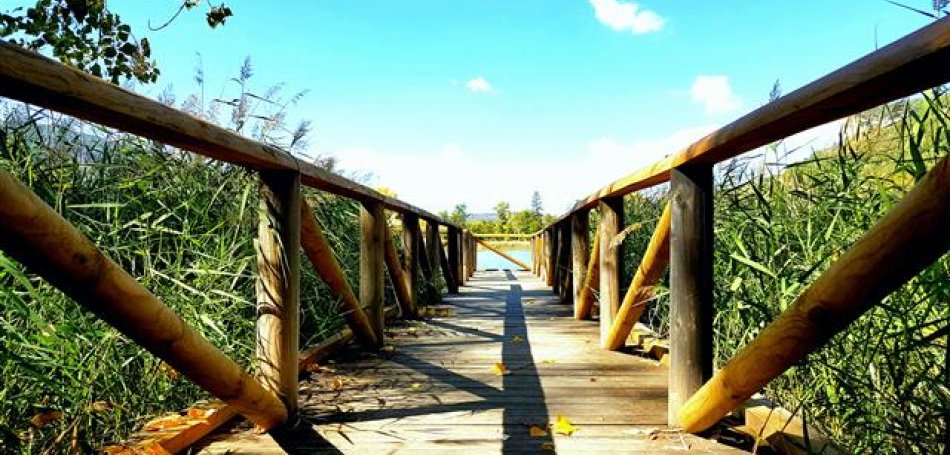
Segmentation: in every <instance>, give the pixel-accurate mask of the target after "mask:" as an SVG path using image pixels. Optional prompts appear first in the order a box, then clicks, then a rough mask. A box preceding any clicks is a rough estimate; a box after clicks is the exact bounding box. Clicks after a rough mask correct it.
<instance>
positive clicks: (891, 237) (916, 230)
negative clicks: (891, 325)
mask: <svg viewBox="0 0 950 455" xmlns="http://www.w3.org/2000/svg"><path fill="white" fill-rule="evenodd" d="M910 226H913V227H910ZM947 233H950V157H945V158H943V159H942V160H940V162H939V163H937V164H936V165H935V166H934V167H933V168H932V169H931V170H930V172H928V173H927V175H926V176H925V177H924V178H923V179H922V180H921V181H920V182H918V183H917V185H916V186H914V188H913V189H912V190H911V191H910V192H909V193H907V195H906V196H905V197H904V198H903V199H902V200H901V202H900V203H899V204H898V205H897V206H895V207H894V208H893V209H891V211H890V212H888V213H887V215H885V216H884V217H883V218H881V219H880V220H879V221H878V222H877V223H876V224H875V225H874V226H873V227H871V229H870V230H869V231H868V232H867V233H866V234H864V236H862V237H861V238H860V239H859V240H858V241H857V242H855V243H854V245H852V246H851V248H849V249H848V251H846V252H845V253H844V254H843V255H842V256H841V257H840V258H839V259H838V260H837V261H835V263H834V264H832V265H831V267H830V268H828V270H826V271H825V272H824V273H822V274H821V276H819V277H818V279H817V280H815V282H814V283H812V285H811V286H809V287H808V289H807V290H806V291H805V292H803V293H802V294H801V295H800V296H799V297H798V299H796V300H795V302H794V303H793V304H792V305H791V306H789V307H788V309H786V310H785V311H784V312H783V313H782V314H781V315H780V316H779V317H778V318H776V319H775V321H773V322H772V323H771V324H769V325H768V326H767V327H766V328H765V329H764V330H762V332H761V333H759V335H758V336H756V337H755V339H754V340H752V342H750V343H749V344H748V345H747V346H746V347H745V348H744V349H742V350H741V351H740V352H739V353H738V354H736V355H735V356H734V357H733V358H732V359H731V360H730V361H729V362H728V363H726V365H725V366H724V367H723V368H722V369H721V370H720V371H719V372H718V373H716V375H715V376H713V378H712V379H711V380H710V381H709V382H707V383H706V384H705V385H703V386H702V388H700V389H699V391H698V392H696V393H695V394H694V395H693V396H692V397H691V398H690V399H689V400H688V401H687V402H686V404H685V405H684V406H683V408H682V409H681V410H680V412H679V416H678V418H679V423H680V425H681V426H682V427H683V429H684V430H685V431H688V432H697V431H701V430H704V429H706V428H708V427H710V426H711V425H712V424H714V423H716V421H718V420H719V419H720V418H721V417H722V416H724V415H725V414H726V413H728V412H729V411H731V410H732V409H735V407H736V406H738V405H739V404H741V403H742V402H744V401H745V400H746V399H748V398H749V397H751V396H752V395H753V394H754V393H756V392H757V391H759V390H760V389H761V388H762V387H764V386H765V385H766V384H768V383H769V381H771V380H772V379H774V378H776V377H778V376H779V375H781V374H782V373H783V372H785V370H787V369H789V368H790V367H792V366H793V365H795V364H797V363H798V362H800V361H801V360H802V359H804V358H805V356H807V355H808V354H809V353H811V352H814V351H815V350H816V349H818V348H820V347H821V346H823V345H824V344H825V343H826V342H827V341H828V340H829V339H830V338H831V337H832V336H834V335H835V334H836V333H838V332H840V331H841V330H843V329H844V328H845V327H847V325H848V324H850V323H851V322H852V321H854V320H855V319H857V318H858V316H860V315H861V314H863V313H864V312H865V311H867V310H868V309H870V308H871V307H873V306H874V305H876V304H878V303H879V302H880V301H881V300H882V299H884V297H886V296H887V295H889V294H890V293H891V292H893V291H894V290H896V289H897V288H898V287H900V286H902V285H903V284H904V283H906V282H907V281H908V280H910V279H911V278H913V277H914V276H915V275H917V274H918V273H920V272H921V271H922V270H923V269H924V268H926V267H927V266H929V265H930V264H932V263H933V262H934V261H936V260H937V259H940V257H941V256H943V255H944V254H945V253H946V252H947V251H948V250H950V235H947Z"/></svg>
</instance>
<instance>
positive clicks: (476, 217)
mask: <svg viewBox="0 0 950 455" xmlns="http://www.w3.org/2000/svg"><path fill="white" fill-rule="evenodd" d="M497 219H498V214H497V213H469V214H468V218H466V221H495V220H497Z"/></svg>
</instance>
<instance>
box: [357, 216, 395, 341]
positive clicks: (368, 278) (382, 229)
mask: <svg viewBox="0 0 950 455" xmlns="http://www.w3.org/2000/svg"><path fill="white" fill-rule="evenodd" d="M360 234H361V238H360V305H361V306H362V307H363V308H365V309H366V313H367V314H368V315H369V318H370V321H371V322H372V323H373V331H374V332H376V340H377V345H382V343H383V340H384V339H385V338H384V336H383V327H384V325H385V319H386V316H385V313H384V308H383V293H384V292H385V287H384V278H383V273H385V272H384V271H383V268H384V265H383V264H384V262H385V260H384V256H385V249H386V244H385V237H386V236H387V235H389V232H388V231H387V229H386V215H385V213H384V211H383V205H382V204H379V203H370V204H362V205H361V207H360Z"/></svg>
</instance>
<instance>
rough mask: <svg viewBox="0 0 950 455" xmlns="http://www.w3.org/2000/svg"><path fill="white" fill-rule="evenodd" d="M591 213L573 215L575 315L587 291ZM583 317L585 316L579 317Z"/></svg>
mask: <svg viewBox="0 0 950 455" xmlns="http://www.w3.org/2000/svg"><path fill="white" fill-rule="evenodd" d="M589 231H590V213H588V212H577V213H575V214H574V215H573V216H572V217H571V275H572V280H571V283H572V284H573V286H572V289H571V293H572V300H573V302H574V315H575V317H576V315H577V314H578V313H579V311H578V308H577V307H578V305H579V304H580V301H581V300H582V298H583V297H582V296H581V294H583V293H585V292H587V291H586V289H584V282H585V280H586V275H587V262H588V261H590V232H589ZM578 319H583V318H578Z"/></svg>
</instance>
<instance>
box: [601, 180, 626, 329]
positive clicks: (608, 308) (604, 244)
mask: <svg viewBox="0 0 950 455" xmlns="http://www.w3.org/2000/svg"><path fill="white" fill-rule="evenodd" d="M598 211H599V212H600V228H599V229H598V231H599V232H600V254H599V255H598V259H599V262H600V263H599V265H598V266H597V269H598V270H599V272H598V273H599V277H600V344H601V346H602V347H603V346H604V343H606V341H607V336H608V335H609V334H610V326H611V325H613V321H614V317H615V316H616V315H617V311H618V310H619V309H620V283H621V280H622V277H621V275H622V272H623V271H622V268H623V262H622V258H623V255H622V252H623V250H622V248H623V244H617V245H614V244H613V243H614V242H613V239H614V237H616V236H617V234H619V233H620V230H621V229H622V227H623V226H622V223H623V198H611V199H603V200H601V201H600V206H599V207H598Z"/></svg>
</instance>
